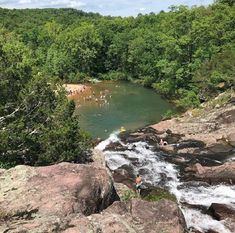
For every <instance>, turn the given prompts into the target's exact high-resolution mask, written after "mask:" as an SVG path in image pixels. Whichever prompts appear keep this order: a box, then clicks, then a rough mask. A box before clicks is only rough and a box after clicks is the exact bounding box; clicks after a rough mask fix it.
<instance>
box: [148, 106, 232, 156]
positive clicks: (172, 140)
mask: <svg viewBox="0 0 235 233" xmlns="http://www.w3.org/2000/svg"><path fill="white" fill-rule="evenodd" d="M151 128H153V129H154V130H156V134H157V135H158V139H161V138H162V139H163V140H164V141H167V142H168V145H167V146H162V147H161V149H162V150H164V151H166V152H168V153H174V154H179V155H187V154H192V155H212V156H214V155H216V154H231V153H233V152H235V104H234V102H232V101H228V102H227V103H225V104H223V105H222V106H219V105H216V108H212V107H211V106H210V107H208V106H204V107H203V108H200V109H194V110H191V111H188V112H186V113H185V114H184V115H182V116H181V117H177V118H173V119H170V120H165V121H161V122H160V123H158V124H155V125H152V126H151Z"/></svg>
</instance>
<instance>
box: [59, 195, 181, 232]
mask: <svg viewBox="0 0 235 233" xmlns="http://www.w3.org/2000/svg"><path fill="white" fill-rule="evenodd" d="M69 225H70V226H71V227H70V228H68V229H67V230H65V231H64V232H63V233H76V232H103V233H114V232H118V233H140V232H141V233H142V232H144V233H152V232H154V233H162V232H168V233H181V232H182V233H183V232H184V228H185V221H184V218H183V215H182V213H181V211H180V209H179V208H178V206H177V204H176V203H174V202H172V201H168V200H161V201H159V202H147V201H143V200H139V199H132V200H131V201H128V202H115V203H113V205H112V206H110V207H109V208H107V209H106V210H104V211H103V212H102V214H101V215H98V214H94V215H91V216H89V217H87V218H83V219H80V218H77V219H73V220H72V221H71V222H70V223H69Z"/></svg>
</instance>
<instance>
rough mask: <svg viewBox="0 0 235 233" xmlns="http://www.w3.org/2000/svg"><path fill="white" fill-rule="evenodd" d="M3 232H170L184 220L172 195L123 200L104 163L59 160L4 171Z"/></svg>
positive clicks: (0, 196)
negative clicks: (150, 198) (150, 199)
mask: <svg viewBox="0 0 235 233" xmlns="http://www.w3.org/2000/svg"><path fill="white" fill-rule="evenodd" d="M0 187H1V189H0V190H1V191H0V232H4V233H6V232H10V233H13V232H14V233H16V232H18V233H20V232H35V233H45V232H64V233H78V232H84V233H86V232H87V233H88V232H104V233H113V232H120V233H121V232H123V233H124V232H126V233H129V232H146V233H147V232H159V233H160V232H162V230H164V232H169V233H183V232H184V229H185V222H184V218H183V215H182V213H181V211H180V209H179V207H178V206H177V204H176V203H175V202H173V201H170V200H161V201H159V202H148V201H144V200H141V199H132V200H129V201H126V202H121V201H120V200H119V197H118V195H117V193H116V191H115V189H114V186H113V181H112V177H111V176H110V175H109V174H108V172H107V170H106V169H105V168H101V167H98V166H91V165H78V164H70V163H61V164H58V165H53V166H48V167H35V168H33V167H29V166H17V167H15V168H12V169H9V170H5V171H4V170H2V171H1V175H0Z"/></svg>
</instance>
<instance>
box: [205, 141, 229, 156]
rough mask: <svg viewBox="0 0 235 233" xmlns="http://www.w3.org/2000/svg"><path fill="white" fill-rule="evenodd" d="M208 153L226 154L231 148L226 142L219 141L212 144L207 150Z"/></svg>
mask: <svg viewBox="0 0 235 233" xmlns="http://www.w3.org/2000/svg"><path fill="white" fill-rule="evenodd" d="M208 149H209V150H210V151H212V152H213V153H218V154H219V153H228V152H230V151H232V150H233V147H232V146H230V145H229V144H228V143H227V142H225V141H220V142H217V143H215V144H212V145H211V146H210V147H209V148H208Z"/></svg>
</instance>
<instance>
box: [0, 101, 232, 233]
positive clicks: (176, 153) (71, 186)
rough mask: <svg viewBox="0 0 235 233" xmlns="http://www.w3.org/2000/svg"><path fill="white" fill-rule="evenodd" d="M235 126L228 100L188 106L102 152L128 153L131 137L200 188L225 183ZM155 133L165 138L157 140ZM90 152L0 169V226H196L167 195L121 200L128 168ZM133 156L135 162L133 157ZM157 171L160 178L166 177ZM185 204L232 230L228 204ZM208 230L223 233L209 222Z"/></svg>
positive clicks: (69, 232) (148, 229)
mask: <svg viewBox="0 0 235 233" xmlns="http://www.w3.org/2000/svg"><path fill="white" fill-rule="evenodd" d="M234 132H235V105H234V102H231V101H230V102H229V103H227V104H226V105H223V106H220V107H218V106H217V108H214V109H210V110H208V109H204V110H203V111H202V112H200V114H196V115H195V113H193V112H192V111H191V112H187V113H186V114H184V115H183V116H181V117H178V118H173V119H170V120H166V121H162V122H160V123H158V124H156V125H152V126H149V127H144V128H142V129H139V130H137V131H135V132H125V133H121V134H120V135H119V137H120V140H121V141H122V142H123V143H120V141H116V142H111V143H109V144H108V145H107V146H106V148H105V151H118V152H120V153H121V152H122V151H123V152H124V151H130V152H131V151H133V150H135V148H134V147H135V146H136V145H135V143H139V142H146V144H145V148H146V149H149V147H151V150H153V151H155V152H157V153H158V155H159V156H162V157H164V159H165V160H166V161H170V162H171V163H174V164H178V165H180V166H181V169H182V171H181V179H183V180H184V181H186V183H185V185H187V183H190V182H191V181H198V182H199V183H198V184H199V185H204V186H205V187H207V186H210V185H211V184H221V183H224V184H227V185H232V184H234V183H235V161H233V160H232V157H233V154H234V150H235V135H234ZM160 139H163V140H164V141H167V142H168V145H165V146H161V145H159V141H160ZM128 144H129V145H130V144H131V145H132V147H129V146H128ZM93 159H94V162H93V163H92V164H90V165H79V164H71V163H61V164H57V165H52V166H47V167H29V166H16V167H15V168H12V169H9V170H4V169H2V170H0V232H4V233H7V232H8V233H20V232H32V233H34V232H35V233H40V232H42V233H44V232H64V233H77V232H82V233H83V232H85V233H86V232H100V233H113V232H118V233H122V232H123V233H124V232H126V233H129V232H133V233H152V232H156V233H162V232H166V233H183V232H195V233H200V232H201V231H200V230H196V229H193V228H191V229H187V226H186V223H185V219H184V216H183V214H182V211H181V208H180V207H179V205H178V204H180V203H178V204H177V202H176V201H174V200H171V198H167V199H164V197H163V199H161V200H158V201H152V202H150V201H147V200H142V199H141V198H132V199H130V200H126V201H121V200H120V197H121V196H122V195H123V193H125V192H127V191H128V190H131V189H133V184H134V182H133V179H134V176H133V175H134V173H133V174H131V173H129V172H128V168H127V169H125V166H124V167H122V168H118V169H115V170H109V169H108V168H107V166H106V165H107V164H106V162H105V159H104V155H103V152H102V151H99V150H96V149H94V152H93ZM132 162H133V163H135V158H132ZM141 172H142V171H141ZM143 172H144V171H143ZM162 178H163V179H166V182H167V179H168V178H164V177H162ZM150 188H151V187H150V186H149V187H148V193H147V194H144V193H142V196H145V195H148V194H151V195H153V194H154V192H155V194H156V193H157V196H159V195H161V191H160V194H159V191H157V190H154V189H153V190H151V189H150ZM179 188H180V187H179ZM152 191H153V192H152ZM185 206H188V207H190V208H193V209H194V208H195V209H200V210H201V211H202V212H205V213H206V214H208V215H210V216H212V218H213V219H215V220H218V221H223V222H224V223H225V225H226V226H227V227H228V229H230V230H231V232H233V230H235V224H234V222H235V210H234V209H233V208H232V207H231V206H228V205H226V203H225V204H221V203H212V204H211V205H210V207H209V208H206V207H205V206H203V205H201V206H200V205H191V204H189V203H185ZM207 233H222V232H219V231H218V232H217V231H215V230H210V229H209V230H207Z"/></svg>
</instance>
